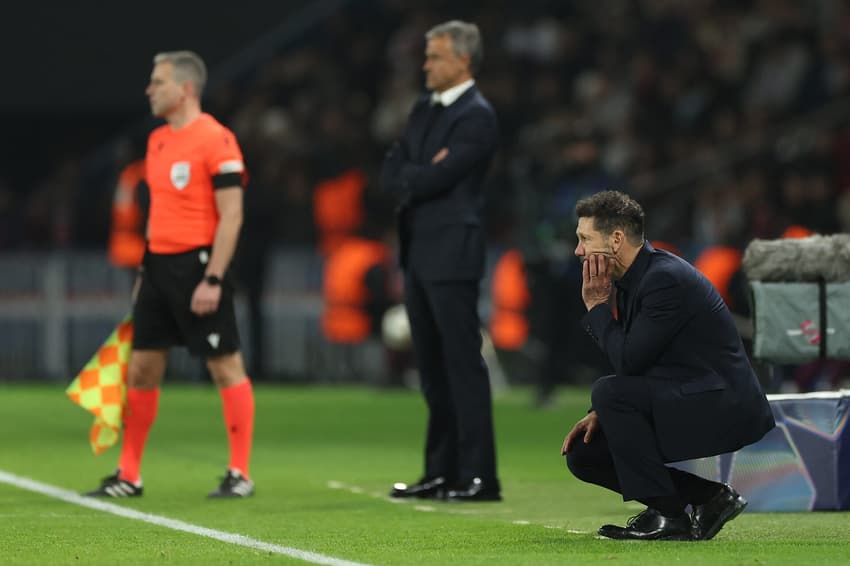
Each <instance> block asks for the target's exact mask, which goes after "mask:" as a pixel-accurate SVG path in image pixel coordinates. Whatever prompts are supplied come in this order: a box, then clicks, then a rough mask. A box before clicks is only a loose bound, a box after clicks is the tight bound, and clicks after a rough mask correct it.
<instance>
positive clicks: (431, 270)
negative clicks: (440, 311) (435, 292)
mask: <svg viewBox="0 0 850 566" xmlns="http://www.w3.org/2000/svg"><path fill="white" fill-rule="evenodd" d="M432 112H433V110H432V108H431V104H430V96H428V95H425V96H422V97H421V98H420V99H419V100H418V101H417V102H416V104H415V105H414V107H413V109H412V111H411V113H410V119H409V120H408V123H407V127H406V129H405V131H404V133H403V135H402V137H401V139H400V141H399V142H397V143H396V144H394V145H393V146H392V148H391V149H390V150H389V152H388V153H387V156H386V158H385V159H384V165H383V169H382V171H381V184H382V186H383V188H384V190H387V191H390V192H392V193H393V194H395V195H396V198H397V199H398V201H399V203H400V208H399V236H400V242H399V243H400V252H401V258H400V259H401V265H402V267H403V268H405V269H412V270H415V271H416V272H417V274H418V275H419V276H421V277H423V278H425V279H432V280H440V279H476V278H478V279H480V278H481V277H482V276H483V274H484V256H485V243H484V236H483V234H482V230H481V209H482V206H483V201H484V199H483V195H482V182H483V179H484V176H485V174H486V173H487V168H488V167H489V165H490V161H491V159H492V157H493V153H494V152H495V150H496V146H497V144H498V138H499V133H498V124H497V121H496V114H495V113H494V111H493V108H492V107H491V106H490V103H489V102H487V100H486V99H485V98H484V97H483V96H482V95H481V93H480V92H479V91H478V89H477V88H476V87H475V85H473V86H472V87H470V88H469V89H467V90H466V91H465V92H464V93H463V94H462V95H461V96H460V98H458V99H457V100H456V101H455V102H454V103H453V104H451V105H450V106H448V107H447V108H444V109H442V110H441V111H439V116H438V117H437V118H436V120H432V119H431V118H432ZM443 147H447V148H448V150H449V154H448V157H446V158H445V159H444V160H442V161H441V162H439V163H436V164H432V163H431V159H432V158H433V157H434V155H436V154H437V152H438V151H440V149H441V148H443Z"/></svg>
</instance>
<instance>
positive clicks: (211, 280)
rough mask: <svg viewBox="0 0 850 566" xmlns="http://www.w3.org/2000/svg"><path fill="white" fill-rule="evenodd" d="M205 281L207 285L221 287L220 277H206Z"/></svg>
mask: <svg viewBox="0 0 850 566" xmlns="http://www.w3.org/2000/svg"><path fill="white" fill-rule="evenodd" d="M204 281H206V282H207V285H212V286H213V287H217V286H218V285H221V279H220V278H219V276H218V275H207V276H206V277H204Z"/></svg>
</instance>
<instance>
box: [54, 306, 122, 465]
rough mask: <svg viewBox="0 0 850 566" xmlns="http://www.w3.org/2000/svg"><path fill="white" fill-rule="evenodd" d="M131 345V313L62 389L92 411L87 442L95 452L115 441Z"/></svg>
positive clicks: (116, 440)
mask: <svg viewBox="0 0 850 566" xmlns="http://www.w3.org/2000/svg"><path fill="white" fill-rule="evenodd" d="M132 345H133V317H132V315H127V316H126V317H125V318H124V320H122V321H121V323H120V324H119V325H118V326H117V327H116V328H115V330H113V331H112V334H110V335H109V338H107V339H106V342H104V343H103V345H102V346H101V347H100V348H98V350H97V352H96V353H95V355H94V356H92V359H90V360H89V363H87V364H86V367H84V368H83V370H82V371H81V372H80V373H79V375H77V377H76V378H74V381H72V382H71V385H69V386H68V389H66V390H65V393H67V395H68V397H70V398H71V401H73V402H74V403H76V404H78V405H79V406H81V407H82V408H83V409H85V410H87V411H89V412H90V413H92V414H94V424H92V427H91V431H90V432H89V442H90V443H91V449H92V451H94V453H95V454H100V453H102V452H103V451H104V450H106V449H107V448H109V447H110V446H112V445H114V444H115V443H116V442H118V434H119V432H120V430H121V417H122V413H123V411H124V401H125V399H126V397H127V363H128V362H129V361H130V348H131V346H132Z"/></svg>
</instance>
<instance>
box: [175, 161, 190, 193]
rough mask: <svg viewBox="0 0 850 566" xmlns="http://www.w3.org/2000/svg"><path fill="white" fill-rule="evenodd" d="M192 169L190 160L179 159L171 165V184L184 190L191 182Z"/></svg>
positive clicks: (179, 189)
mask: <svg viewBox="0 0 850 566" xmlns="http://www.w3.org/2000/svg"><path fill="white" fill-rule="evenodd" d="M189 179H190V170H189V162H188V161H177V162H176V163H173V164H172V165H171V184H172V185H174V187H175V188H176V189H177V190H178V191H182V190H183V189H185V188H186V185H188V184H189Z"/></svg>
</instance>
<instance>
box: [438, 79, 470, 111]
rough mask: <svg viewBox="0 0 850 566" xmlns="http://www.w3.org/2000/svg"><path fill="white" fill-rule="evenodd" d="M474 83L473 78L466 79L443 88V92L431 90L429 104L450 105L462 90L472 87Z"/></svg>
mask: <svg viewBox="0 0 850 566" xmlns="http://www.w3.org/2000/svg"><path fill="white" fill-rule="evenodd" d="M474 84H475V79H468V80H465V81H463V82H462V83H460V84H459V85H455V86H453V87H452V88H450V89H448V90H444V91H443V92H436V91H434V92H432V93H431V104H432V105H434V104H438V103H439V104H442V105H443V106H451V105H452V104H454V102H455V101H456V100H457V99H458V98H460V95H462V94H463V93H464V92H466V91H467V90H469V89H470V88H472V85H474Z"/></svg>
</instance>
